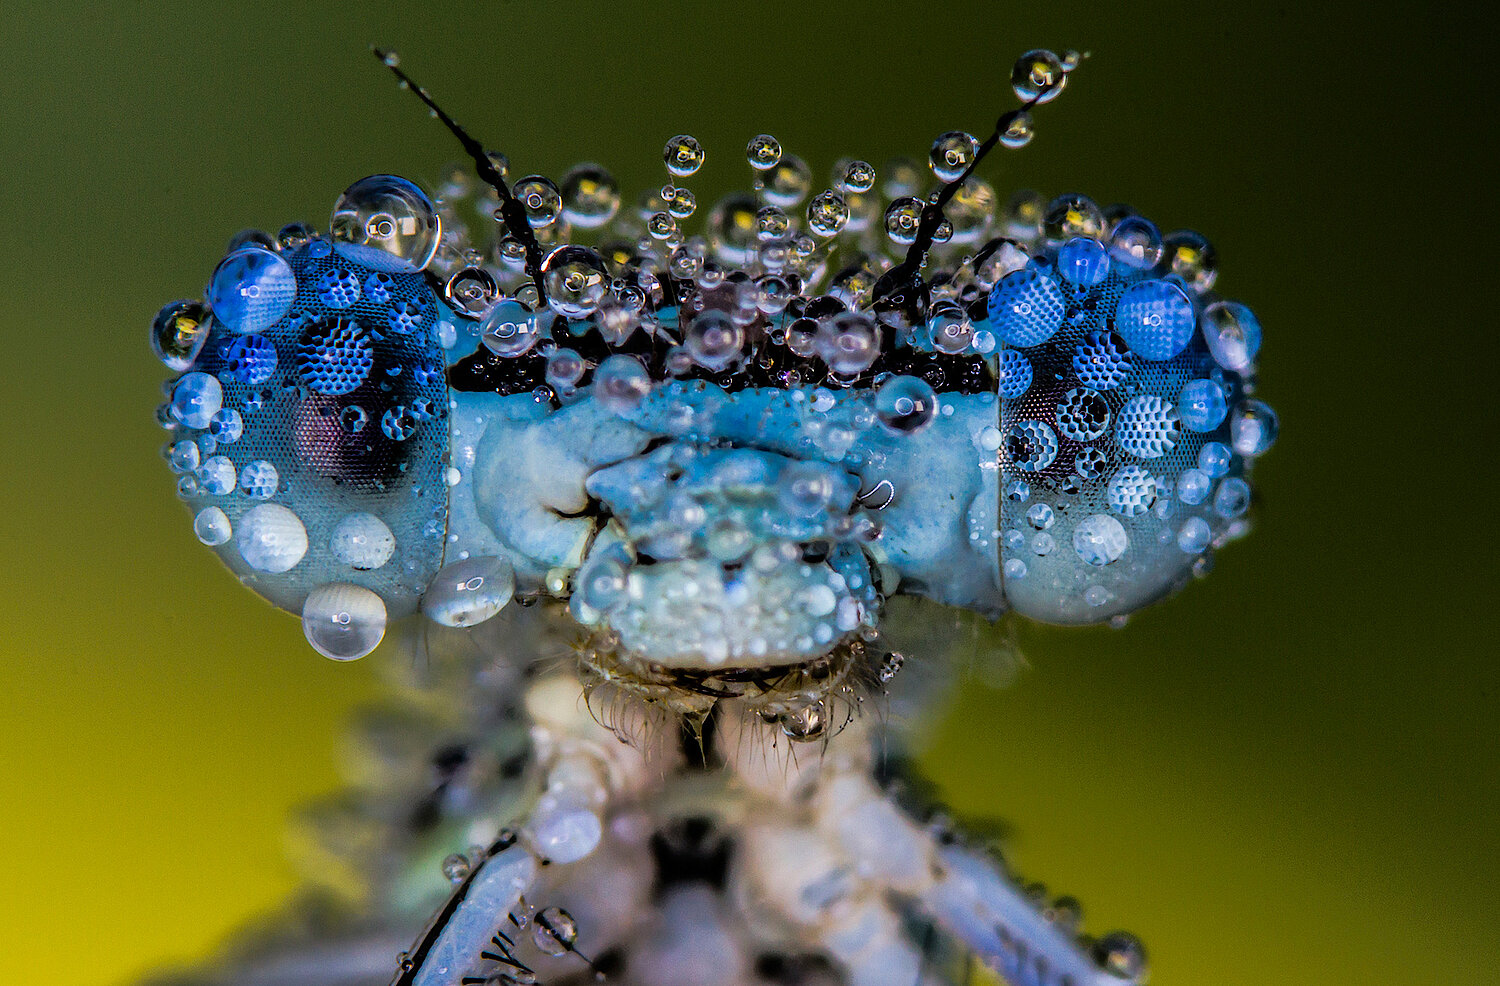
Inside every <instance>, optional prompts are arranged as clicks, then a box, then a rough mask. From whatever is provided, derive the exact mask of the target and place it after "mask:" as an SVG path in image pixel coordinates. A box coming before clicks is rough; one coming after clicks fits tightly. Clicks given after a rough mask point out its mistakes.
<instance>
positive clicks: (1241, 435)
mask: <svg viewBox="0 0 1500 986" xmlns="http://www.w3.org/2000/svg"><path fill="white" fill-rule="evenodd" d="M1279 427H1280V426H1279V424H1278V422H1277V420H1276V412H1275V411H1273V410H1271V405H1269V404H1267V403H1266V402H1265V401H1260V400H1256V399H1255V398H1253V397H1252V398H1249V399H1248V400H1244V401H1241V402H1240V403H1239V404H1237V405H1235V408H1234V413H1233V414H1232V415H1230V418H1229V443H1230V444H1231V445H1232V446H1234V450H1235V451H1236V452H1238V453H1239V454H1240V455H1243V456H1244V457H1245V458H1247V459H1248V458H1250V457H1252V456H1256V455H1262V454H1264V453H1265V452H1266V450H1268V449H1269V448H1270V447H1271V445H1272V444H1274V443H1275V441H1276V433H1277V431H1278V430H1279Z"/></svg>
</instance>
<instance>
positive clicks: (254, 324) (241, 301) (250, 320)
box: [206, 246, 297, 333]
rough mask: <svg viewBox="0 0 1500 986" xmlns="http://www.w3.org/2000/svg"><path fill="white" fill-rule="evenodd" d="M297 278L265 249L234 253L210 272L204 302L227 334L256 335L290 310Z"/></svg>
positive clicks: (246, 249)
mask: <svg viewBox="0 0 1500 986" xmlns="http://www.w3.org/2000/svg"><path fill="white" fill-rule="evenodd" d="M296 297H297V278H296V277H295V276H294V275H293V274H292V268H291V266H290V265H289V264H288V263H287V262H286V261H285V260H284V259H282V257H281V255H280V254H278V253H275V252H274V251H271V250H268V249H266V248H265V247H260V246H249V247H244V248H242V249H239V250H236V251H234V252H233V253H231V254H230V255H229V256H227V257H225V258H224V259H223V260H221V261H219V266H218V267H216V268H214V274H213V278H212V280H210V281H209V285H208V292H207V296H206V300H207V302H208V307H209V308H211V309H212V310H213V313H214V318H216V319H217V320H218V321H220V322H222V323H223V324H224V325H225V327H226V328H228V329H229V330H230V331H231V332H246V333H247V332H260V331H262V330H264V329H268V328H270V327H271V326H273V325H275V324H276V323H277V322H279V321H281V319H282V318H283V317H284V316H285V315H286V313H287V312H288V311H290V310H291V307H292V302H293V301H294V300H295V299H296Z"/></svg>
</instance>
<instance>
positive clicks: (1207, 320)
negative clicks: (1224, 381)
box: [1198, 301, 1261, 373]
mask: <svg viewBox="0 0 1500 986" xmlns="http://www.w3.org/2000/svg"><path fill="white" fill-rule="evenodd" d="M1198 324H1199V327H1200V328H1202V330H1203V340H1204V342H1206V343H1208V351H1209V352H1210V353H1212V354H1213V357H1214V361H1215V362H1216V363H1218V364H1219V365H1220V366H1222V367H1223V368H1224V369H1226V370H1233V371H1235V372H1236V373H1244V372H1245V371H1246V370H1248V369H1249V368H1250V366H1251V364H1252V363H1254V362H1255V357H1256V356H1257V355H1258V354H1259V353H1260V335H1261V329H1260V320H1259V319H1257V318H1256V317H1255V313H1254V312H1252V311H1251V310H1250V309H1249V308H1247V307H1245V306H1244V305H1242V304H1240V303H1239V302H1237V301H1216V302H1214V303H1213V304H1211V305H1209V306H1208V307H1207V308H1205V309H1203V317H1202V318H1200V319H1199V320H1198Z"/></svg>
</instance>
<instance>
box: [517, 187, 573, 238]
mask: <svg viewBox="0 0 1500 986" xmlns="http://www.w3.org/2000/svg"><path fill="white" fill-rule="evenodd" d="M511 195H512V196H513V197H514V198H515V200H516V201H517V202H519V203H521V208H523V209H525V210H526V221H527V222H528V223H530V224H531V226H532V228H533V229H541V228H544V227H547V226H551V225H552V224H553V223H555V222H557V217H558V216H560V215H562V208H563V197H562V192H560V191H558V188H557V186H556V185H555V184H553V183H552V179H550V178H544V177H542V176H541V175H527V176H526V177H525V178H522V179H521V180H520V181H518V182H516V184H515V186H514V187H513V188H512V189H511Z"/></svg>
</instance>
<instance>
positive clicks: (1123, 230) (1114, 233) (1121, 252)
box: [1109, 216, 1162, 270]
mask: <svg viewBox="0 0 1500 986" xmlns="http://www.w3.org/2000/svg"><path fill="white" fill-rule="evenodd" d="M1161 251H1162V242H1161V233H1160V232H1159V231H1158V230H1157V228H1156V224H1155V223H1153V222H1152V221H1151V220H1149V219H1143V218H1142V217H1140V216H1126V217H1125V218H1124V219H1121V220H1120V221H1119V222H1117V223H1115V228H1114V229H1113V230H1111V231H1110V234H1109V256H1110V259H1111V260H1113V261H1114V262H1115V263H1117V264H1121V265H1122V266H1124V267H1128V268H1129V269H1131V270H1150V269H1151V268H1152V267H1155V266H1156V265H1157V263H1158V262H1159V261H1160V260H1161Z"/></svg>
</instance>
